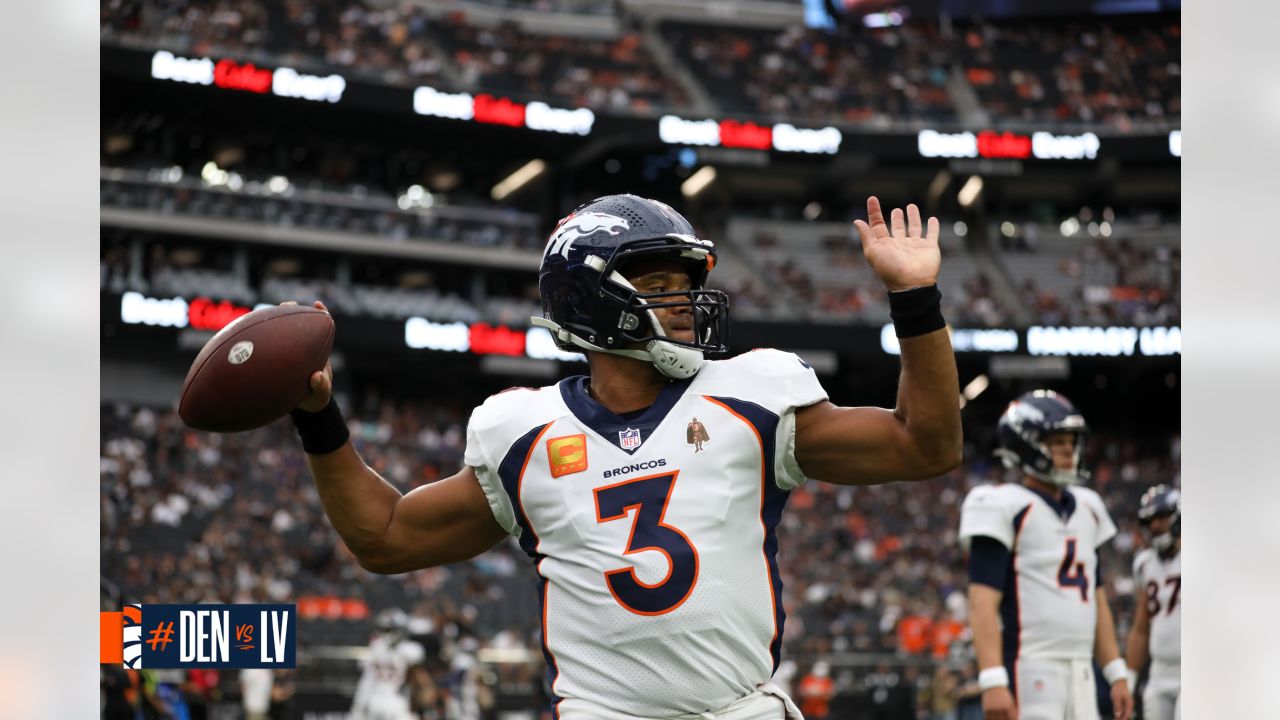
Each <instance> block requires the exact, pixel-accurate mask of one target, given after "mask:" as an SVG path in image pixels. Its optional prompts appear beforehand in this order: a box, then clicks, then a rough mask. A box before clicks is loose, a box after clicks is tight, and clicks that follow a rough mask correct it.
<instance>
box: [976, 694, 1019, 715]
mask: <svg viewBox="0 0 1280 720" xmlns="http://www.w3.org/2000/svg"><path fill="white" fill-rule="evenodd" d="M982 716H983V718H985V720H1018V705H1017V703H1015V702H1014V701H1013V693H1011V692H1009V688H1007V687H993V688H989V689H987V690H984V691H983V692H982Z"/></svg>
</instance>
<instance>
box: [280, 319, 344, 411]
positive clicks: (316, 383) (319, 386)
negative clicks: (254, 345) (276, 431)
mask: <svg viewBox="0 0 1280 720" xmlns="http://www.w3.org/2000/svg"><path fill="white" fill-rule="evenodd" d="M280 304H281V305H297V304H298V303H296V302H294V301H292V300H289V301H286V302H282V303H280ZM312 305H314V306H315V308H316V309H317V310H323V311H325V312H326V313H327V312H329V308H327V307H325V305H324V303H322V302H320V301H319V300H316V301H315V302H314V303H312ZM332 396H333V363H329V362H326V363H325V364H324V370H321V371H318V372H314V373H312V374H311V394H310V395H308V396H307V397H306V398H304V399H303V400H302V402H300V403H298V407H299V408H301V409H303V410H306V411H307V412H320V411H321V410H323V409H324V408H325V406H326V405H328V404H329V398H330V397H332Z"/></svg>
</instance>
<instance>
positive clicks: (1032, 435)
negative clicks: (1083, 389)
mask: <svg viewBox="0 0 1280 720" xmlns="http://www.w3.org/2000/svg"><path fill="white" fill-rule="evenodd" d="M1088 430H1089V428H1088V426H1087V425H1086V424H1085V421H1084V416H1083V415H1081V414H1080V413H1079V412H1078V411H1077V410H1076V408H1075V406H1074V405H1072V404H1071V401H1070V400H1068V399H1066V398H1065V397H1063V396H1062V395H1059V394H1058V393H1056V392H1054V391H1052V390H1032V391H1031V392H1027V393H1023V394H1022V395H1020V396H1018V399H1016V400H1014V401H1013V402H1011V403H1009V407H1007V408H1005V411H1004V414H1003V415H1001V416H1000V422H999V423H998V424H997V425H996V439H997V440H998V441H999V443H1000V447H999V448H998V449H997V450H996V451H995V454H996V455H997V456H998V457H999V458H1000V459H1001V460H1003V461H1004V464H1005V467H1008V468H1012V469H1020V470H1022V472H1024V473H1026V474H1028V475H1030V476H1032V477H1034V478H1038V479H1040V480H1043V481H1044V482H1047V483H1050V484H1053V485H1058V486H1060V487H1065V486H1067V485H1070V484H1072V483H1074V482H1076V481H1077V480H1081V479H1084V478H1086V477H1088V473H1087V472H1086V471H1085V469H1084V462H1083V458H1084V438H1085V435H1086V433H1087V432H1088ZM1062 432H1065V433H1071V434H1072V435H1074V436H1075V440H1076V447H1075V462H1074V463H1073V464H1072V467H1071V468H1070V469H1063V468H1058V467H1055V466H1054V463H1053V453H1052V452H1050V450H1049V446H1048V445H1046V444H1045V443H1044V438H1045V437H1046V436H1048V435H1052V434H1054V433H1062Z"/></svg>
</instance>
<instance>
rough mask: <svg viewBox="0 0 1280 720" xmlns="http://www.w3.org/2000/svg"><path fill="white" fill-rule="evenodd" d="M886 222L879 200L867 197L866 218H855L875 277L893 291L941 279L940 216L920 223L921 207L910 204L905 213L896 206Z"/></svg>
mask: <svg viewBox="0 0 1280 720" xmlns="http://www.w3.org/2000/svg"><path fill="white" fill-rule="evenodd" d="M889 218H890V220H889V222H890V225H885V222H884V214H883V213H881V212H880V201H879V200H877V199H876V198H875V197H869V198H867V221H866V222H864V221H862V220H854V221H853V224H854V225H856V226H857V227H858V233H859V234H860V235H861V236H862V253H863V255H865V256H866V258H867V264H869V265H871V269H872V270H874V271H875V273H876V277H878V278H880V281H881V282H883V283H884V285H885V287H886V288H888V289H889V290H890V291H896V290H910V289H911V288H918V287H925V286H926V285H933V284H936V283H937V282H938V268H940V267H941V266H942V251H941V250H939V249H938V219H937V218H933V217H931V218H929V223H928V226H927V227H925V226H922V225H921V223H920V208H917V207H916V206H915V205H908V206H907V212H906V214H905V221H904V215H903V212H902V210H901V209H899V208H894V210H893V212H892V213H890V215H889Z"/></svg>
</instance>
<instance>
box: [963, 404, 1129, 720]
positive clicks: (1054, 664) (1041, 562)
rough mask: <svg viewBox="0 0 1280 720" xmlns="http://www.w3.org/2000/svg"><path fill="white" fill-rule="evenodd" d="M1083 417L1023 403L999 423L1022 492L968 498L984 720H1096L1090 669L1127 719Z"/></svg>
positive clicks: (991, 491) (1102, 524)
mask: <svg viewBox="0 0 1280 720" xmlns="http://www.w3.org/2000/svg"><path fill="white" fill-rule="evenodd" d="M1085 431H1086V426H1085V421H1084V418H1083V417H1082V416H1081V415H1080V414H1079V413H1078V412H1076V409H1075V407H1074V406H1072V404H1071V403H1070V402H1069V401H1068V400H1067V399H1066V398H1065V397H1063V396H1061V395H1059V394H1057V393H1055V392H1053V391H1051V390H1034V391H1032V392H1029V393H1025V394H1023V395H1022V396H1020V397H1019V398H1018V399H1016V400H1014V401H1013V402H1012V403H1010V404H1009V407H1008V408H1007V409H1006V410H1005V412H1004V414H1003V415H1001V417H1000V422H999V425H998V426H997V429H996V434H997V437H998V439H999V444H1000V447H999V449H998V450H997V451H996V452H997V454H998V455H999V456H1000V457H1001V459H1002V460H1003V461H1004V463H1005V465H1006V466H1008V467H1010V468H1012V469H1015V470H1017V471H1019V472H1020V473H1021V474H1022V482H1021V483H1004V484H1001V485H981V486H978V487H976V488H974V489H973V490H972V491H971V492H970V493H969V495H968V497H966V498H965V501H964V505H963V507H962V509H961V514H960V541H961V543H963V544H964V545H966V549H967V551H968V555H969V559H968V565H969V604H970V610H969V612H970V619H969V621H970V624H971V625H972V628H973V643H974V648H975V650H976V651H977V655H978V667H979V668H980V672H979V675H978V683H979V685H980V686H981V687H982V691H983V692H982V708H983V711H984V713H985V714H986V717H987V719H988V720H1013V719H1014V718H1018V719H1019V720H1096V719H1097V718H1098V706H1097V688H1096V685H1095V680H1094V676H1093V660H1094V659H1095V658H1096V659H1097V661H1098V663H1099V664H1101V665H1102V667H1103V675H1104V677H1105V679H1106V681H1107V683H1108V684H1109V685H1110V687H1111V699H1112V704H1113V706H1114V708H1115V717H1116V718H1117V720H1126V719H1127V718H1128V717H1129V714H1130V713H1131V712H1132V709H1133V699H1132V697H1131V695H1130V691H1129V681H1128V667H1127V666H1126V665H1125V661H1124V659H1123V658H1121V657H1120V649H1119V645H1118V644H1117V642H1116V633H1115V626H1114V623H1113V622H1112V617H1111V608H1110V606H1109V605H1108V603H1107V594H1106V589H1105V588H1104V587H1103V586H1102V583H1101V572H1100V570H1099V568H1098V554H1097V549H1098V547H1100V546H1101V545H1102V544H1103V543H1105V542H1107V541H1108V540H1110V539H1111V538H1112V537H1113V536H1115V534H1116V527H1115V524H1114V523H1113V522H1112V521H1111V517H1110V515H1108V514H1107V509H1106V506H1105V505H1104V504H1103V502H1102V498H1101V497H1100V496H1099V495H1098V494H1097V493H1096V492H1094V491H1093V490H1091V489H1089V488H1085V487H1080V486H1079V485H1076V484H1075V482H1076V481H1077V480H1078V479H1079V478H1080V477H1081V476H1082V474H1083V468H1082V467H1081V459H1082V457H1083V454H1084V436H1085Z"/></svg>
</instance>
